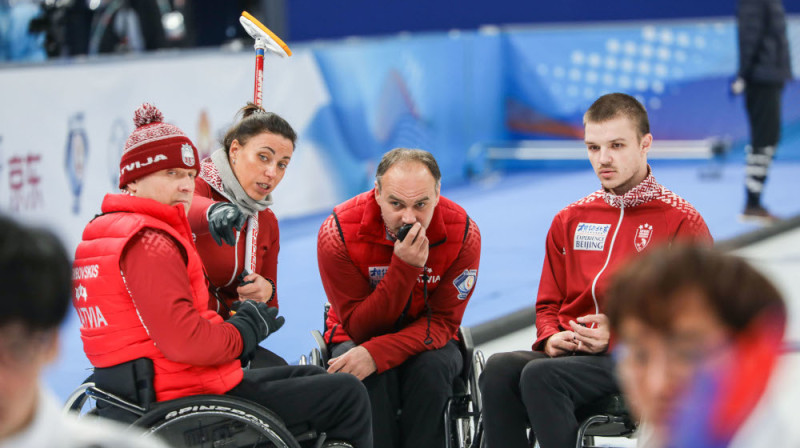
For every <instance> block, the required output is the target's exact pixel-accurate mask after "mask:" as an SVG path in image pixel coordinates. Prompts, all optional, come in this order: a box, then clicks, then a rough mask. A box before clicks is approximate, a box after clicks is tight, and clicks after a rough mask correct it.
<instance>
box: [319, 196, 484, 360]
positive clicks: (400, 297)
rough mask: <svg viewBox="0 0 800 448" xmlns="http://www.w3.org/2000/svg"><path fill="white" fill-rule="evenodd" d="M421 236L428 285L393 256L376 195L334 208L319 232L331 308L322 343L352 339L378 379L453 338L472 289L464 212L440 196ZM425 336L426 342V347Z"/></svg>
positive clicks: (471, 242)
mask: <svg viewBox="0 0 800 448" xmlns="http://www.w3.org/2000/svg"><path fill="white" fill-rule="evenodd" d="M426 236H427V237H428V240H429V241H430V251H429V255H428V261H427V264H426V266H425V272H426V273H427V277H428V280H427V281H425V280H424V276H423V268H418V267H415V266H411V265H409V264H407V263H405V262H404V261H402V260H401V259H400V258H398V257H396V256H394V242H393V241H391V240H390V239H388V238H387V235H386V227H385V226H384V223H383V218H382V217H381V213H380V208H379V207H378V204H377V202H375V193H374V191H368V192H366V193H362V194H360V195H358V196H356V197H354V198H352V199H350V200H348V201H346V202H344V203H343V204H340V205H339V206H337V207H336V208H335V209H334V211H333V214H332V215H331V216H329V217H328V219H327V220H326V221H325V222H324V223H323V224H322V227H321V228H320V231H319V237H318V240H317V258H318V262H319V270H320V275H321V277H322V285H323V286H324V287H325V292H326V293H327V296H328V301H329V302H330V303H331V310H330V312H329V314H328V321H327V328H328V331H327V332H326V340H327V341H329V343H330V342H333V343H337V342H342V341H346V340H348V339H350V338H352V339H353V341H355V342H356V343H357V344H360V345H362V346H363V347H364V348H366V349H367V350H368V351H369V353H370V355H372V358H373V359H374V360H375V364H376V365H377V369H378V372H379V373H380V372H384V371H386V370H388V369H391V368H393V367H396V366H398V365H400V364H402V363H403V362H405V360H406V359H408V358H409V357H411V356H413V355H416V354H418V353H421V352H423V351H425V350H431V349H438V348H441V347H443V346H444V345H445V344H446V343H447V342H448V341H449V340H451V339H452V338H453V337H454V336H455V335H456V333H457V332H458V326H459V325H460V324H461V317H462V316H463V314H464V308H465V307H466V306H467V301H468V300H469V298H470V296H471V295H472V291H473V290H474V289H473V286H474V284H475V281H476V280H477V276H478V264H479V262H480V247H481V239H480V231H479V230H478V227H477V226H476V225H475V223H474V222H473V221H472V220H471V219H470V218H469V217H468V216H467V214H466V212H465V211H464V209H462V208H461V207H460V206H458V205H457V204H456V203H454V202H452V201H450V200H449V199H447V198H445V197H440V198H439V203H438V205H437V206H436V209H435V211H434V213H433V218H432V220H431V223H430V225H429V226H428V228H427V229H426ZM426 285H427V290H428V305H429V306H430V309H431V319H430V327H429V324H428V320H427V313H426V307H425V297H424V289H425V287H426ZM406 307H407V309H406ZM404 310H405V311H404ZM401 316H402V318H401ZM428 330H429V331H430V339H431V341H432V342H431V343H430V344H425V340H426V339H427V338H428Z"/></svg>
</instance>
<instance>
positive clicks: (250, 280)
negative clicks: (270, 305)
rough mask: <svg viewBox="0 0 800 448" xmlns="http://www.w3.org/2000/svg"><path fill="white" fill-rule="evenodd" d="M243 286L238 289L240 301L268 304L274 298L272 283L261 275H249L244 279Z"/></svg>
mask: <svg viewBox="0 0 800 448" xmlns="http://www.w3.org/2000/svg"><path fill="white" fill-rule="evenodd" d="M242 283H244V284H243V285H242V286H239V287H238V288H236V292H237V293H238V294H239V300H255V301H256V302H264V303H266V302H267V301H269V299H271V298H272V283H270V282H268V281H267V279H265V278H264V277H262V276H261V275H259V274H256V273H253V274H248V275H246V276H245V277H244V278H243V279H242Z"/></svg>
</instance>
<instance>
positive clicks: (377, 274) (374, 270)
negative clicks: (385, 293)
mask: <svg viewBox="0 0 800 448" xmlns="http://www.w3.org/2000/svg"><path fill="white" fill-rule="evenodd" d="M388 269H389V266H370V267H369V284H370V286H372V287H373V288H374V287H376V286H378V283H380V282H381V280H383V277H384V276H385V275H386V271H387V270H388Z"/></svg>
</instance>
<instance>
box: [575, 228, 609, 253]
mask: <svg viewBox="0 0 800 448" xmlns="http://www.w3.org/2000/svg"><path fill="white" fill-rule="evenodd" d="M610 229H611V224H593V223H590V222H581V223H578V227H576V228H575V240H574V243H573V246H572V248H573V249H574V250H596V251H602V250H603V249H605V247H606V237H607V236H608V231H609V230H610Z"/></svg>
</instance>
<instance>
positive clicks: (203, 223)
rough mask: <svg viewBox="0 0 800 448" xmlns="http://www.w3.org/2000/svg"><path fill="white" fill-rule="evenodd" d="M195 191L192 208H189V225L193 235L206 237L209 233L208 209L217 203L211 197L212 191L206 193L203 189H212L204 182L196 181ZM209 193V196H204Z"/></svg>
mask: <svg viewBox="0 0 800 448" xmlns="http://www.w3.org/2000/svg"><path fill="white" fill-rule="evenodd" d="M194 185H195V187H194V188H195V190H194V195H193V196H192V206H191V207H190V208H189V215H188V216H187V218H188V219H189V225H190V226H191V227H192V233H194V234H195V235H204V234H206V233H209V229H208V208H209V207H211V205H213V204H214V203H215V201H214V200H213V199H211V198H210V197H209V196H210V194H211V192H210V191H208V192H205V191H202V190H200V189H201V188H205V189H210V188H211V187H209V186H208V184H207V183H206V182H205V181H204V180H202V179H195V184H194ZM204 193H207V194H204Z"/></svg>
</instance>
